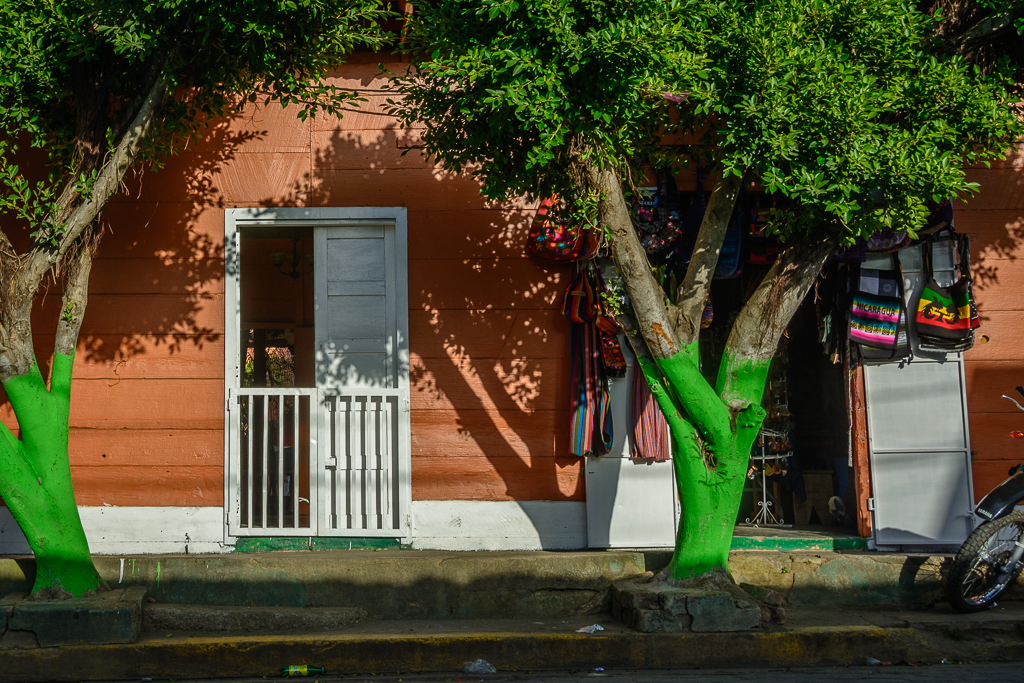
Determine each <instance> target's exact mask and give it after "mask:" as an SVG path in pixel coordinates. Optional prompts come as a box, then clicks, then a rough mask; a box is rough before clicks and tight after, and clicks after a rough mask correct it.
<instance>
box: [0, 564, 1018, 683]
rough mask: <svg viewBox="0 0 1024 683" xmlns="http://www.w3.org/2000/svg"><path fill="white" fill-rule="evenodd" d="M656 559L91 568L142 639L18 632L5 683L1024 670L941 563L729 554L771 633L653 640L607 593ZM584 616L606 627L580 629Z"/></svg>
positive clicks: (1011, 609)
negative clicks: (300, 670)
mask: <svg viewBox="0 0 1024 683" xmlns="http://www.w3.org/2000/svg"><path fill="white" fill-rule="evenodd" d="M667 561H668V553H665V552H656V551H646V552H645V551H609V552H601V551H596V552H595V551H592V552H493V553H486V552H480V553H468V552H463V553H456V552H434V551H412V550H381V551H325V552H271V553H254V554H231V555H165V556H139V557H125V558H119V557H97V558H96V562H97V566H98V567H99V569H100V572H101V574H102V575H103V577H104V579H105V580H106V581H107V582H108V583H109V584H110V585H111V587H112V588H115V589H116V588H120V589H123V590H127V589H131V590H135V591H139V592H140V595H141V591H143V590H144V591H145V592H146V593H148V598H145V599H142V598H140V601H141V612H142V615H143V622H144V623H147V624H148V627H149V629H150V630H148V631H146V630H144V631H143V632H142V634H141V636H140V638H139V639H138V641H137V642H132V643H128V644H121V645H74V646H65V645H61V646H56V647H39V642H40V641H39V640H38V639H37V637H36V636H35V635H33V632H32V631H31V630H26V631H21V632H19V633H14V630H13V629H12V631H9V632H8V633H7V634H6V635H5V636H4V637H2V638H0V683H2V682H4V681H43V680H118V679H120V680H124V679H138V678H146V677H151V678H154V679H156V678H178V679H182V678H212V677H219V676H224V677H238V676H268V677H274V676H276V675H277V674H278V673H279V672H280V668H281V667H282V666H285V665H288V664H310V665H314V666H320V667H325V668H326V669H327V670H328V671H334V672H346V673H353V672H365V673H389V672H391V673H393V672H399V671H457V670H459V669H461V667H462V664H463V662H466V661H472V660H475V659H478V658H482V659H485V660H487V661H489V662H491V663H493V664H494V665H495V666H497V667H498V668H499V669H503V670H527V669H529V670H535V669H549V668H559V669H567V668H569V669H572V668H578V669H591V668H593V667H596V666H602V667H616V668H658V667H662V668H673V667H683V668H686V667H698V666H699V667H735V666H751V667H777V666H815V665H855V664H863V663H864V662H865V661H866V658H868V657H871V658H874V659H877V660H881V661H892V662H901V661H908V662H933V663H938V662H940V661H942V660H943V659H945V660H951V661H957V660H967V661H975V662H982V661H989V662H997V661H1012V660H1024V647H1022V645H1024V603H1018V602H1014V601H1010V600H1007V601H1006V602H1004V603H1003V606H1002V607H1000V608H998V609H995V610H989V611H986V612H983V613H980V614H975V615H955V614H953V613H952V612H951V611H950V609H949V607H948V606H947V605H945V603H944V602H943V598H942V585H941V580H942V575H943V572H944V571H945V566H946V565H948V561H949V557H948V556H942V555H933V556H930V555H899V554H887V553H865V552H735V553H733V554H732V555H731V557H730V566H731V569H732V572H733V576H734V578H735V580H736V582H737V583H739V584H740V585H741V586H746V587H747V590H748V591H750V590H755V589H762V590H769V589H770V590H773V591H777V592H778V593H779V594H781V595H782V596H783V597H784V599H785V612H786V614H785V616H786V618H785V621H784V623H783V624H782V625H777V624H770V625H768V626H764V627H761V628H757V629H753V630H750V631H743V632H732V633H675V634H668V633H651V634H648V633H640V632H638V631H634V630H632V629H631V628H628V627H627V626H625V625H623V624H620V623H618V622H616V621H615V620H614V619H612V617H611V616H610V614H609V613H608V609H609V608H610V606H611V585H612V583H614V582H617V581H620V580H622V579H628V578H629V577H633V576H636V575H637V574H640V573H643V572H645V571H657V570H659V569H660V568H661V567H663V566H664V564H665V563H666V562H667ZM33 574H34V565H33V563H32V560H31V558H0V592H6V593H15V594H19V593H20V594H23V593H24V592H25V591H26V590H27V589H28V586H30V585H31V578H32V575H33ZM1018 591H1019V587H1016V588H1015V589H1014V591H1011V594H1010V595H1009V596H1008V598H1013V597H1015V596H1016V595H1017V594H1018V593H1017V592H1018ZM755 592H756V590H755ZM147 610H148V612H147ZM218 610H220V612H223V614H221V613H220V612H218ZM16 612H17V609H16V608H15V612H14V613H16ZM147 614H148V615H149V616H146V615H147ZM160 615H162V616H160ZM158 616H159V618H157V617H158ZM12 618H13V617H12ZM147 620H148V621H147ZM175 620H177V621H175ZM360 620H361V621H360ZM355 622H358V623H355ZM595 623H597V624H600V625H601V626H603V627H604V630H603V631H600V632H598V633H595V634H593V635H588V634H584V633H578V632H577V629H579V628H581V627H583V626H588V625H591V624H595ZM171 624H176V625H175V626H171ZM191 628H196V629H199V628H202V629H204V630H203V631H189V630H186V629H191ZM214 628H219V629H223V630H221V631H213V630H212V629H214ZM272 628H281V629H283V630H276V631H275V630H270V629H272ZM229 629H234V630H229ZM314 629H315V630H314ZM19 639H20V640H19ZM104 642H110V641H104Z"/></svg>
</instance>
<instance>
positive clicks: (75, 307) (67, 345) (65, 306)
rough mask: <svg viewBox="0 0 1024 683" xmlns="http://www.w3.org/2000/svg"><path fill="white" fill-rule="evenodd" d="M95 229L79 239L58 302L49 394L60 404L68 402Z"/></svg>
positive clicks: (87, 291) (96, 236)
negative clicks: (76, 250)
mask: <svg viewBox="0 0 1024 683" xmlns="http://www.w3.org/2000/svg"><path fill="white" fill-rule="evenodd" d="M98 235H99V229H98V228H96V227H94V228H93V229H92V230H90V231H88V232H86V233H84V234H83V235H82V236H81V237H80V238H79V244H78V246H77V248H78V253H77V254H74V259H75V262H74V263H73V264H71V267H70V268H69V269H68V272H67V281H66V282H65V283H64V298H63V299H62V300H61V306H60V318H59V319H58V320H57V335H56V339H54V343H53V363H52V364H51V366H50V393H52V394H53V395H54V396H55V397H57V398H59V399H60V400H61V401H70V400H71V371H72V367H73V366H74V362H75V348H76V347H77V346H78V332H79V330H81V328H82V320H83V318H85V307H86V306H87V305H88V304H89V273H90V272H91V271H92V255H93V251H94V249H95V247H96V243H97V242H98V241H99V237H98Z"/></svg>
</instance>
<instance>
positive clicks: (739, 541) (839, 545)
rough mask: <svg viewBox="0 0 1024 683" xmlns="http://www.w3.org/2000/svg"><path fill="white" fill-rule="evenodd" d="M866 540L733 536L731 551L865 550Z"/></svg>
mask: <svg viewBox="0 0 1024 683" xmlns="http://www.w3.org/2000/svg"><path fill="white" fill-rule="evenodd" d="M867 541H868V539H866V538H861V537H859V536H840V537H838V538H829V537H822V538H787V537H784V536H733V537H732V549H733V550H777V551H779V552H793V551H801V550H806V551H817V552H826V553H827V552H839V551H843V550H867V547H868V543H867Z"/></svg>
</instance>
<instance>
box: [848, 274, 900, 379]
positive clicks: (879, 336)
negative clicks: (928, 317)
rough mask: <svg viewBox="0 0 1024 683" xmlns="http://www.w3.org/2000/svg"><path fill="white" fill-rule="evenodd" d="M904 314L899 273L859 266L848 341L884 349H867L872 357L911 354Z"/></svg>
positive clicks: (897, 357) (894, 358) (886, 358)
mask: <svg viewBox="0 0 1024 683" xmlns="http://www.w3.org/2000/svg"><path fill="white" fill-rule="evenodd" d="M906 317H907V311H906V306H905V305H904V303H903V275H902V273H901V272H900V271H899V270H874V269H872V268H861V269H860V277H859V279H858V282H857V288H856V289H855V290H854V292H853V300H852V302H851V304H850V330H849V334H850V341H852V342H856V343H858V344H860V345H861V346H862V347H866V348H867V349H880V350H882V351H884V352H886V353H884V354H877V353H871V352H869V353H868V354H866V355H867V356H870V359H871V360H898V359H900V358H904V357H906V356H907V355H909V354H910V346H909V343H908V340H907V330H906ZM880 355H881V357H879V356H880Z"/></svg>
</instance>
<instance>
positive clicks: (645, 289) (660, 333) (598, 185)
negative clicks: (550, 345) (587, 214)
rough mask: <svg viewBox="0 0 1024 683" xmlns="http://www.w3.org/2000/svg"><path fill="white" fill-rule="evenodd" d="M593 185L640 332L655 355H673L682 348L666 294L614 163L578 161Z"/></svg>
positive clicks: (669, 356)
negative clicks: (599, 196) (653, 269)
mask: <svg viewBox="0 0 1024 683" xmlns="http://www.w3.org/2000/svg"><path fill="white" fill-rule="evenodd" d="M578 164H579V166H580V170H581V171H582V174H583V176H584V177H585V178H586V179H587V181H588V182H589V183H590V186H591V187H592V188H593V189H595V190H597V191H599V192H600V193H601V200H600V202H599V205H598V211H599V213H600V221H601V225H602V226H605V227H607V228H608V231H609V233H610V235H611V246H612V258H613V259H614V261H615V265H616V266H617V267H618V269H619V272H620V273H621V274H622V281H623V283H624V284H625V286H626V292H627V293H628V294H629V298H630V301H631V302H632V304H633V310H634V311H635V313H636V317H637V321H638V324H639V329H640V334H641V336H642V337H643V338H644V341H645V342H647V347H648V348H649V349H650V351H651V353H652V355H654V357H655V358H671V357H672V356H674V355H676V354H677V353H679V351H680V350H681V349H682V346H681V345H680V343H679V341H678V340H677V339H676V338H675V332H674V329H675V326H674V325H673V324H672V317H671V316H670V313H669V310H668V308H667V307H666V306H665V293H664V292H663V291H662V289H661V287H660V286H659V285H658V282H657V280H655V279H654V275H653V273H651V265H650V263H649V262H648V261H647V254H646V252H644V248H643V245H641V244H640V238H638V237H637V235H636V231H635V230H634V229H633V220H632V219H631V218H630V216H629V209H628V208H627V207H626V198H625V197H624V196H623V194H622V184H621V182H620V181H619V176H618V174H617V173H616V172H615V170H614V169H613V168H612V167H611V165H610V164H608V163H605V165H604V166H603V167H598V165H597V164H596V163H594V162H593V161H592V160H589V159H588V160H583V161H581V162H578Z"/></svg>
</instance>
